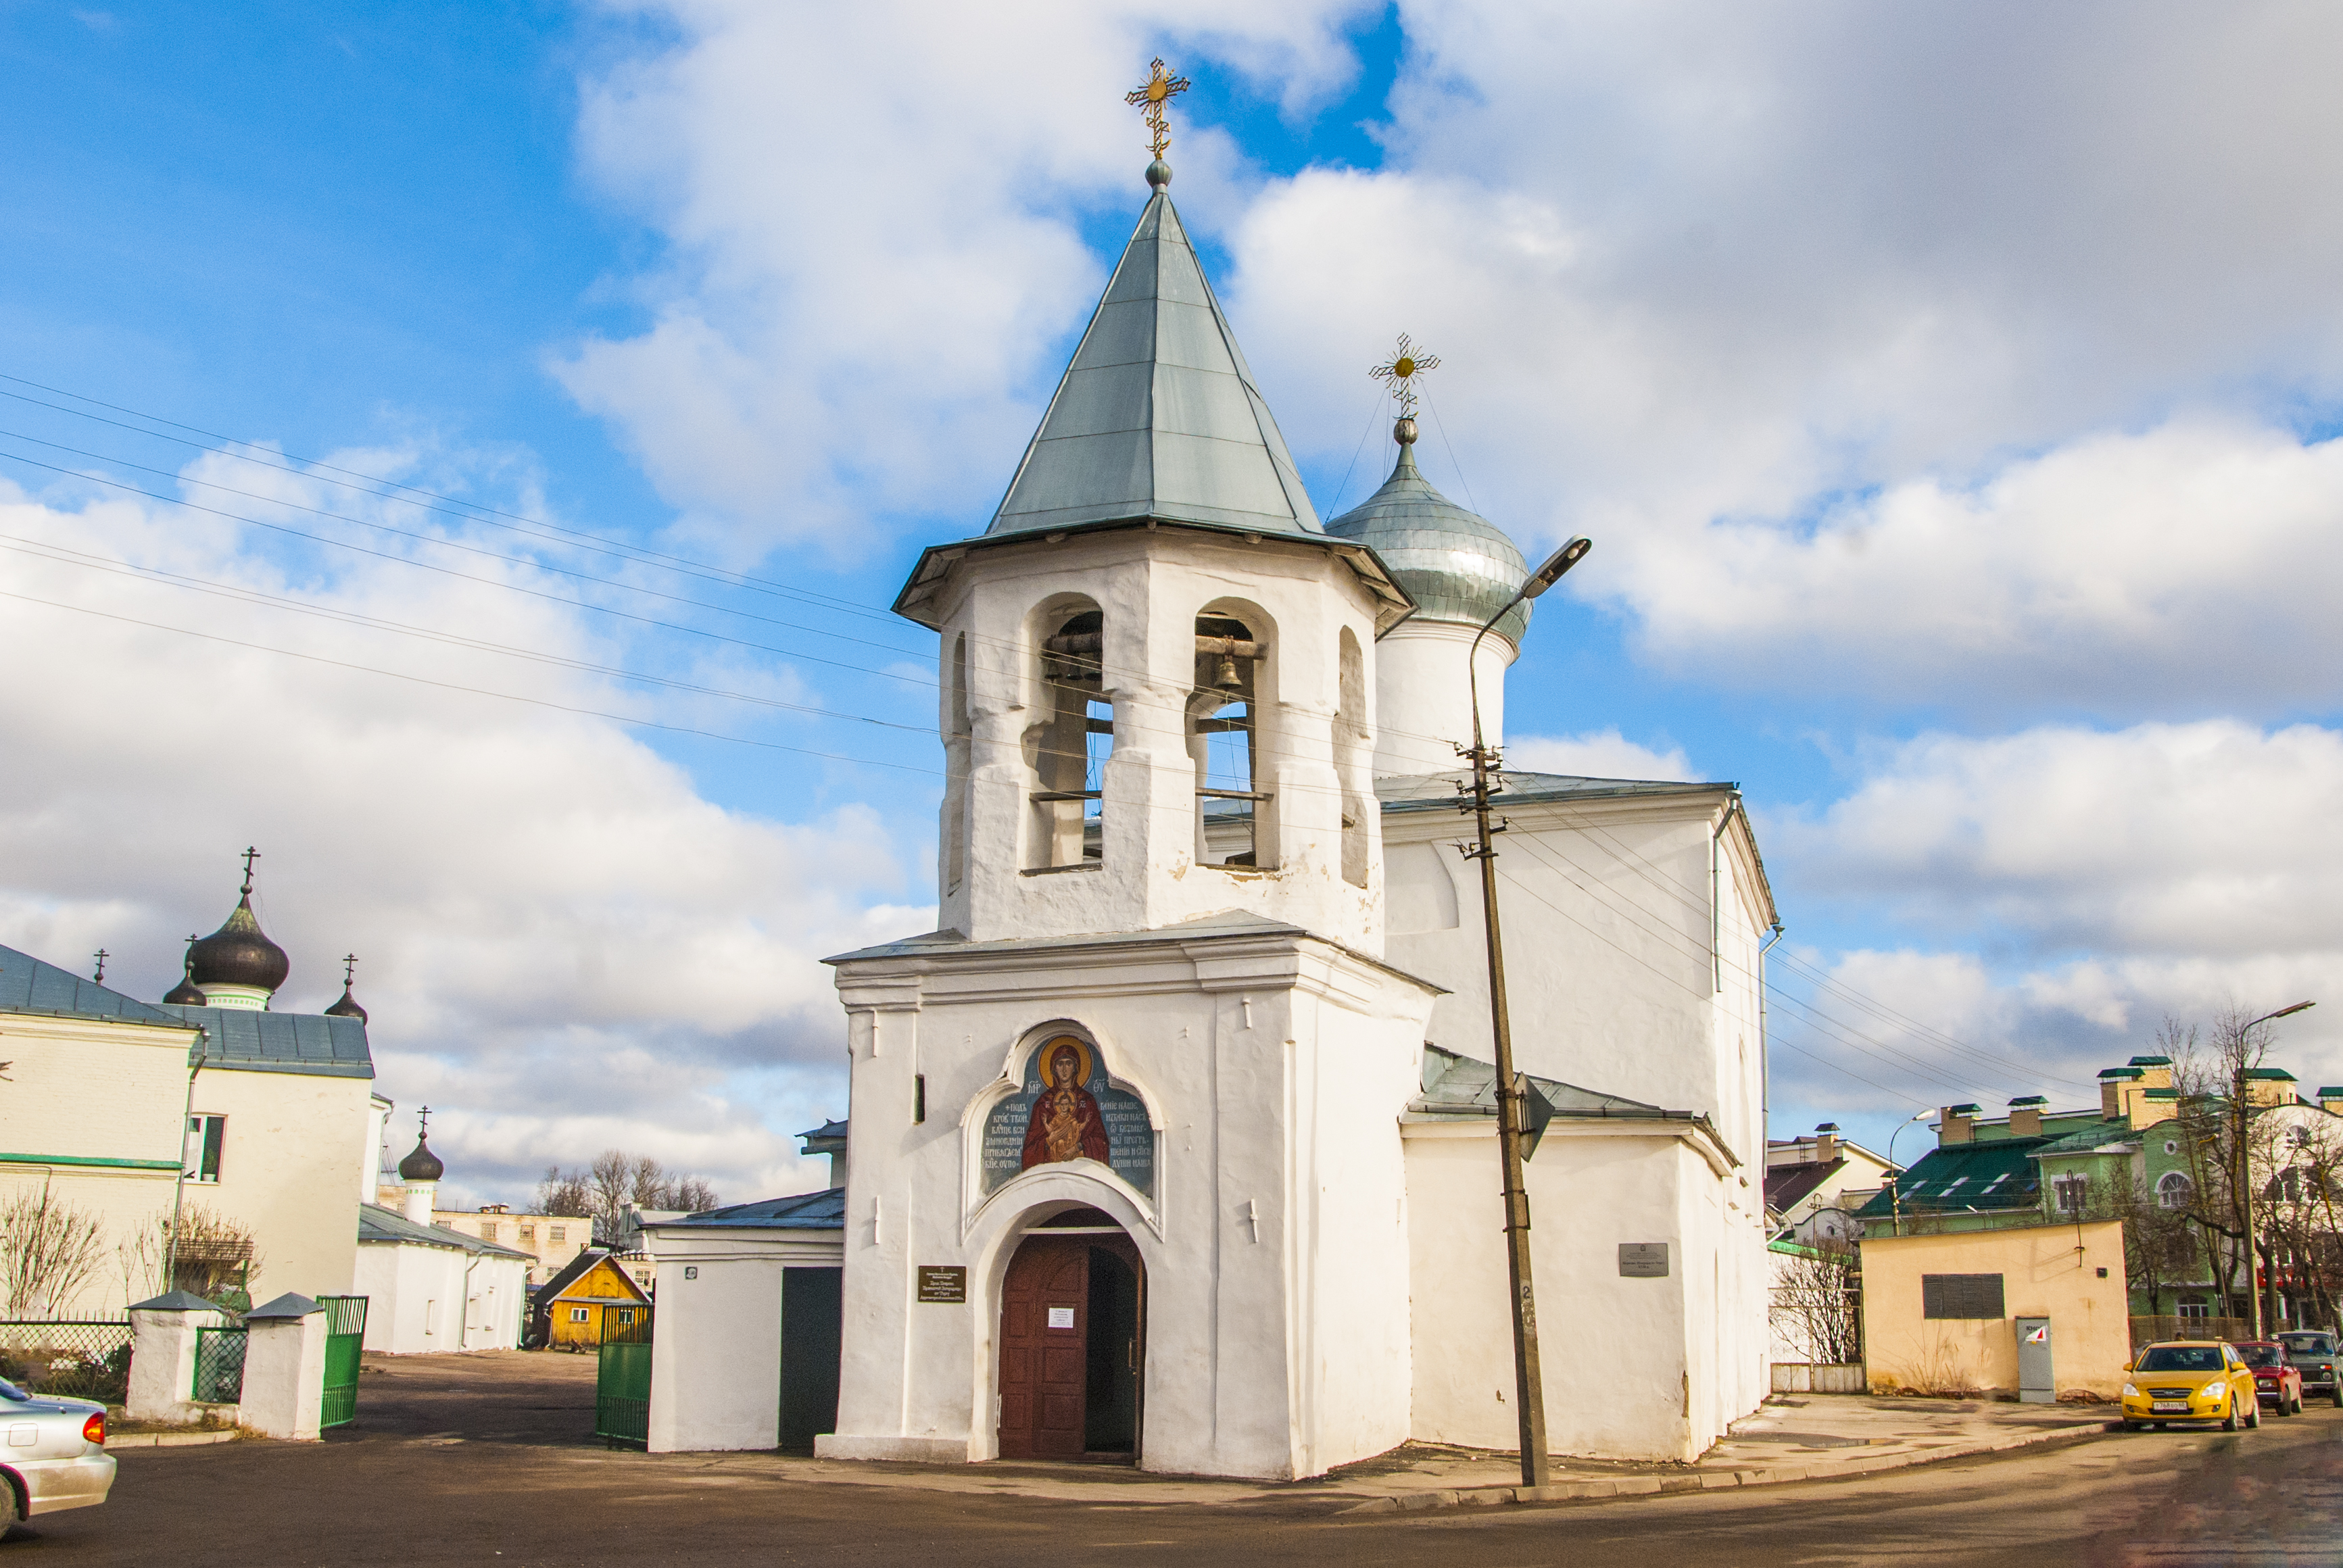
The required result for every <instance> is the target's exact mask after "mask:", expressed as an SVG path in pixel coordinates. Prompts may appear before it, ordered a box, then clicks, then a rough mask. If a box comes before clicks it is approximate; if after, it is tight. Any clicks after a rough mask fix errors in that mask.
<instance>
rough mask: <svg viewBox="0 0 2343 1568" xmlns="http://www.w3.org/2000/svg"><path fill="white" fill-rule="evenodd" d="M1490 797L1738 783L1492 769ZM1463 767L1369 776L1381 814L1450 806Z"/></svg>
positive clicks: (1698, 789)
mask: <svg viewBox="0 0 2343 1568" xmlns="http://www.w3.org/2000/svg"><path fill="white" fill-rule="evenodd" d="M1472 779H1473V775H1472V773H1471V771H1470V770H1469V769H1459V770H1457V771H1454V772H1450V773H1409V774H1395V775H1390V776H1387V777H1384V778H1382V779H1376V780H1375V795H1376V798H1377V799H1380V800H1381V801H1382V802H1383V810H1384V812H1385V813H1386V814H1389V813H1391V812H1394V811H1433V810H1450V811H1453V810H1454V809H1456V801H1457V787H1458V786H1459V785H1461V784H1470V783H1471V782H1472ZM1493 779H1494V787H1493V789H1492V790H1491V794H1490V799H1492V800H1501V801H1502V802H1503V804H1504V805H1506V806H1527V805H1531V804H1534V803H1535V802H1537V801H1540V800H1591V799H1616V798H1626V797H1632V796H1660V795H1715V794H1720V793H1728V792H1730V791H1732V790H1735V789H1739V788H1740V786H1739V785H1738V784H1730V783H1712V784H1687V783H1683V782H1679V781H1677V780H1674V779H1586V778H1581V777H1579V776H1578V775H1576V774H1571V773H1523V772H1520V771H1517V770H1516V769H1511V768H1508V769H1502V770H1500V771H1499V772H1497V773H1496V774H1494V775H1493Z"/></svg>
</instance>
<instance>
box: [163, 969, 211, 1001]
mask: <svg viewBox="0 0 2343 1568" xmlns="http://www.w3.org/2000/svg"><path fill="white" fill-rule="evenodd" d="M163 1000H164V1001H165V1002H166V1003H167V1004H168V1005H170V1006H172V1007H202V1006H203V1005H204V993H203V992H201V991H199V990H196V982H195V981H193V980H189V979H187V978H186V976H185V975H181V976H180V977H179V983H178V984H177V985H175V986H173V987H172V988H171V989H170V990H166V991H165V992H164V993H163Z"/></svg>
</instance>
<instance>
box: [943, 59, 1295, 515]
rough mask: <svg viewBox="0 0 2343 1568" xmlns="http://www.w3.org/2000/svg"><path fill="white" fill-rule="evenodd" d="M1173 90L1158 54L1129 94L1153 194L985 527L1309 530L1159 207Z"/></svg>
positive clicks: (1179, 84)
mask: <svg viewBox="0 0 2343 1568" xmlns="http://www.w3.org/2000/svg"><path fill="white" fill-rule="evenodd" d="M1186 86H1187V82H1186V80H1185V78H1182V77H1178V76H1172V75H1168V74H1167V73H1166V72H1165V71H1164V70H1163V62H1162V61H1161V60H1158V61H1156V62H1155V63H1154V74H1153V75H1151V77H1150V79H1149V80H1148V81H1147V82H1146V83H1145V84H1144V85H1141V87H1139V88H1137V89H1135V90H1134V91H1133V92H1132V93H1131V95H1130V100H1131V102H1132V103H1134V104H1143V106H1144V107H1145V110H1146V113H1147V119H1148V126H1149V128H1150V129H1151V131H1153V132H1154V141H1153V146H1155V148H1156V153H1157V156H1156V161H1155V162H1154V163H1153V164H1151V166H1149V167H1148V170H1147V180H1148V184H1149V185H1150V186H1153V187H1154V194H1153V195H1152V196H1150V197H1149V198H1148V203H1147V206H1146V208H1145V210H1144V211H1142V212H1141V214H1140V216H1139V226H1138V227H1137V228H1135V229H1134V230H1133V231H1132V232H1131V241H1130V243H1129V244H1128V245H1126V246H1124V247H1123V252H1122V259H1121V261H1120V262H1119V263H1117V264H1116V266H1115V269H1114V277H1113V281H1112V282H1111V283H1110V284H1109V285H1108V286H1107V291H1106V296H1105V297H1104V298H1102V299H1101V300H1100V301H1099V306H1098V309H1097V311H1096V313H1095V314H1093V315H1092V316H1091V324H1090V327H1089V328H1088V330H1086V331H1085V332H1084V333H1083V334H1082V340H1081V347H1078V348H1077V349H1076V350H1075V351H1074V357H1073V363H1072V364H1071V365H1069V366H1068V367H1066V373H1065V376H1064V377H1063V378H1062V379H1061V381H1060V382H1059V383H1058V390H1057V393H1056V395H1055V396H1053V397H1051V399H1050V407H1049V411H1048V412H1047V413H1046V414H1044V415H1043V416H1042V418H1041V428H1040V429H1039V430H1037V431H1036V432H1034V436H1033V440H1032V443H1031V445H1030V446H1029V447H1026V449H1025V457H1024V460H1023V461H1022V462H1021V463H1020V464H1019V465H1018V467H1017V475H1016V477H1015V478H1014V479H1013V480H1011V483H1010V487H1009V494H1008V496H1007V497H1006V498H1004V499H1003V500H1002V501H1001V509H1000V510H999V511H998V512H997V513H996V514H994V516H993V519H992V525H991V527H990V528H987V529H986V530H985V531H986V532H987V533H988V534H993V535H999V534H1010V533H1031V532H1044V533H1046V532H1051V531H1054V530H1057V529H1061V528H1078V527H1081V526H1082V525H1085V524H1091V523H1113V522H1128V521H1131V520H1133V519H1136V518H1153V519H1155V520H1157V521H1161V522H1167V523H1194V524H1202V525H1203V526H1206V527H1210V528H1232V529H1236V530H1240V531H1242V532H1247V533H1264V534H1269V533H1274V534H1303V535H1314V534H1318V533H1321V532H1322V529H1321V528H1320V527H1319V523H1318V514H1317V512H1316V511H1315V510H1314V509H1313V508H1312V507H1311V505H1310V497H1309V495H1308V494H1307V493H1306V492H1305V491H1304V490H1303V489H1302V476H1301V474H1300V473H1299V472H1298V471H1296V469H1295V468H1294V466H1293V457H1292V454H1291V453H1289V452H1288V451H1287V450H1286V447H1285V437H1283V436H1282V435H1280V434H1279V433H1278V428H1277V421H1276V420H1275V419H1274V418H1273V417H1271V415H1270V411H1269V404H1268V403H1267V402H1266V401H1265V400H1264V399H1263V398H1262V395H1261V389H1260V388H1259V387H1256V386H1254V384H1253V379H1252V370H1250V369H1249V368H1248V367H1246V365H1245V358H1244V353H1243V351H1242V349H1240V348H1239V347H1237V339H1236V334H1235V333H1234V332H1232V330H1230V327H1229V321H1228V317H1226V316H1224V315H1222V312H1221V306H1220V301H1219V300H1218V299H1216V298H1215V297H1213V295H1212V285H1211V284H1210V283H1209V282H1207V281H1206V280H1205V277H1204V269H1203V267H1202V265H1201V264H1200V263H1199V262H1198V261H1197V259H1196V251H1195V247H1194V246H1192V245H1191V244H1190V243H1189V240H1188V232H1187V230H1186V229H1185V228H1184V227H1183V226H1182V225H1181V222H1180V215H1179V212H1178V211H1177V210H1176V209H1175V208H1174V207H1173V206H1172V196H1171V192H1170V189H1169V188H1168V187H1169V186H1170V185H1171V181H1172V170H1171V168H1170V167H1169V166H1166V165H1165V164H1164V162H1163V160H1162V156H1161V154H1162V151H1163V150H1164V148H1165V147H1166V146H1168V145H1169V143H1168V140H1167V139H1166V138H1167V137H1168V135H1169V133H1168V131H1167V130H1166V129H1165V128H1164V125H1163V118H1162V107H1163V105H1164V103H1165V102H1166V101H1168V100H1169V98H1170V97H1171V95H1172V94H1174V93H1177V92H1180V91H1182V90H1183V89H1184V88H1185V87H1186Z"/></svg>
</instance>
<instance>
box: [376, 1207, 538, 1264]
mask: <svg viewBox="0 0 2343 1568" xmlns="http://www.w3.org/2000/svg"><path fill="white" fill-rule="evenodd" d="M358 1240H359V1241H373V1242H377V1243H380V1242H405V1243H407V1244H408V1245H410V1246H417V1247H448V1248H452V1249H454V1250H455V1251H458V1252H473V1253H477V1254H478V1255H479V1256H481V1257H484V1258H518V1259H519V1260H520V1261H522V1262H524V1263H534V1262H536V1261H537V1259H536V1257H535V1256H534V1255H533V1254H530V1253H528V1252H522V1251H515V1250H514V1249H513V1248H510V1247H500V1246H498V1244H497V1243H496V1242H494V1241H482V1240H480V1238H478V1236H467V1235H466V1234H464V1232H463V1231H458V1230H453V1229H451V1228H449V1227H448V1226H446V1225H418V1224H417V1223H416V1222H415V1221H412V1220H410V1219H408V1218H407V1216H406V1215H404V1214H402V1213H400V1212H399V1211H397V1210H396V1209H386V1208H384V1207H383V1206H382V1205H381V1204H379V1203H360V1204H359V1205H358Z"/></svg>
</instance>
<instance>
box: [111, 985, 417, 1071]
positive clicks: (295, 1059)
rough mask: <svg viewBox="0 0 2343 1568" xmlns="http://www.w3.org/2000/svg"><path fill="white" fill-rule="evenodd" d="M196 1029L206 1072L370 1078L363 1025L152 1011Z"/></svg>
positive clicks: (281, 1015)
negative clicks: (199, 1031) (200, 1032)
mask: <svg viewBox="0 0 2343 1568" xmlns="http://www.w3.org/2000/svg"><path fill="white" fill-rule="evenodd" d="M155 1010H156V1011H157V1012H161V1013H167V1014H171V1015H173V1016H175V1017H176V1018H178V1019H180V1020H184V1021H185V1022H187V1023H191V1024H196V1025H198V1026H200V1027H201V1028H202V1029H203V1030H204V1032H205V1035H206V1039H205V1040H204V1041H203V1044H202V1048H201V1049H202V1050H203V1064H204V1066H206V1068H226V1069H229V1070H233V1071H238V1072H299V1073H307V1074H308V1075H309V1076H311V1077H315V1078H372V1077H373V1076H374V1053H373V1050H371V1049H370V1048H369V1047H368V1045H367V1029H366V1024H365V1023H364V1022H363V1021H362V1020H358V1019H355V1018H336V1017H334V1016H332V1015H331V1014H328V1013H322V1012H251V1011H247V1010H244V1009H242V1008H232V1007H181V1006H179V1005H177V1004H176V1003H173V1002H165V1003H162V1004H160V1005H159V1006H157V1007H156V1009H155Z"/></svg>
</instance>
